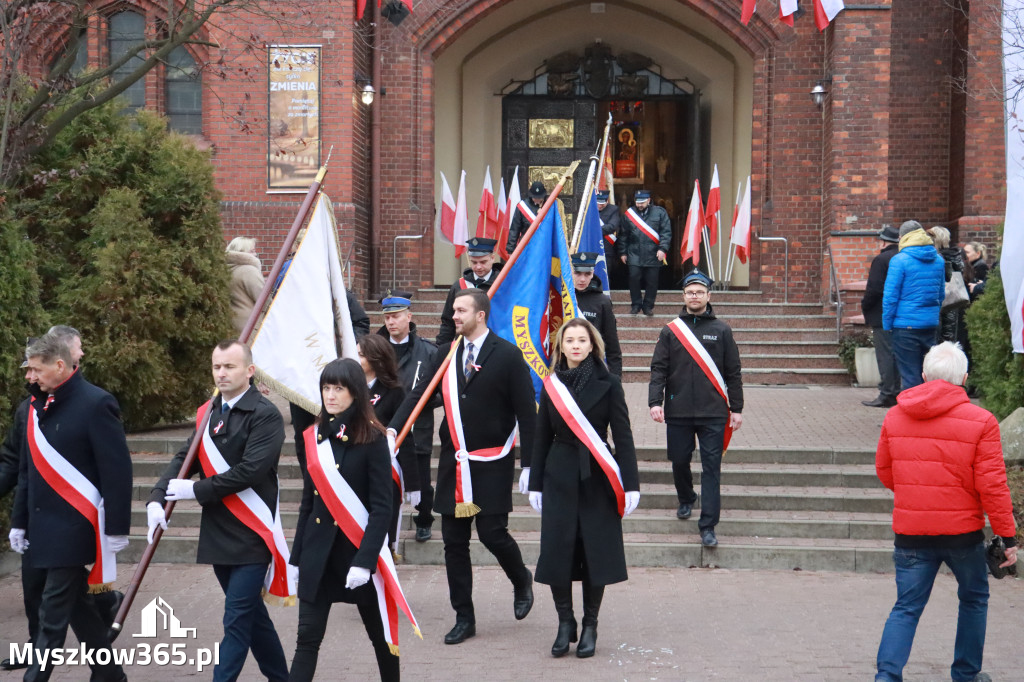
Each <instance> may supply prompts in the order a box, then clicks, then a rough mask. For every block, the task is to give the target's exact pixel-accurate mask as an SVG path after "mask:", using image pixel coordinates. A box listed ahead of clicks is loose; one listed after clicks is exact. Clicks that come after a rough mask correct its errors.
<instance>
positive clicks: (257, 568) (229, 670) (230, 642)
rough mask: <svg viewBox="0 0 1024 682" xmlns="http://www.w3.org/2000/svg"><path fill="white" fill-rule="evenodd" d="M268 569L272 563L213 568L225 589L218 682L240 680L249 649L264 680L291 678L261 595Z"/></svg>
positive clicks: (273, 681) (279, 681) (215, 674)
mask: <svg viewBox="0 0 1024 682" xmlns="http://www.w3.org/2000/svg"><path fill="white" fill-rule="evenodd" d="M268 568H269V565H268V564H241V565H238V566H226V565H214V567H213V572H214V574H215V575H216V576H217V581H218V582H219V583H220V587H221V589H222V590H224V639H222V640H221V643H220V663H218V664H217V666H216V667H214V669H213V680H214V682H234V680H237V679H238V676H239V675H240V674H241V673H242V666H244V665H245V659H246V657H247V656H248V655H249V649H252V655H253V658H255V659H256V663H257V664H258V665H259V667H260V672H261V673H263V676H264V677H266V678H267V679H268V680H271V682H284V680H287V679H288V662H287V661H286V660H285V657H284V649H283V648H282V647H281V640H280V638H278V636H277V630H275V629H274V622H273V621H272V620H270V614H269V613H267V606H266V604H264V603H263V597H262V595H261V592H262V591H263V579H264V578H265V577H266V575H267V569H268Z"/></svg>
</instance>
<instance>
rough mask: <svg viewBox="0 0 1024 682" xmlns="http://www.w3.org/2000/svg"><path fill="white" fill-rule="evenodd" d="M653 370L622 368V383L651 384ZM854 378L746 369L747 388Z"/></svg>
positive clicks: (816, 371)
mask: <svg viewBox="0 0 1024 682" xmlns="http://www.w3.org/2000/svg"><path fill="white" fill-rule="evenodd" d="M650 380H651V369H650V366H647V367H627V366H625V365H624V366H623V368H622V381H623V382H624V383H628V384H641V383H649V382H650ZM852 382H853V377H852V376H850V373H849V372H847V371H846V369H845V368H838V369H836V368H828V367H825V368H803V367H794V368H791V369H775V368H772V367H744V368H743V384H744V385H745V386H775V385H783V386H785V385H791V384H808V385H814V386H849V385H850V384H851V383H852Z"/></svg>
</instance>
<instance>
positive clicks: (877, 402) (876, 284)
mask: <svg viewBox="0 0 1024 682" xmlns="http://www.w3.org/2000/svg"><path fill="white" fill-rule="evenodd" d="M878 238H879V239H881V240H882V241H883V242H885V246H884V247H883V248H882V250H881V251H879V252H878V255H877V256H875V257H874V258H873V259H872V261H871V269H870V270H869V271H868V281H867V285H866V286H865V287H864V298H862V299H861V301H860V309H861V312H863V313H864V324H866V325H868V326H869V327H871V337H872V339H873V340H874V343H875V359H876V360H877V361H878V374H879V375H880V376H881V378H882V380H881V382H879V384H878V397H877V398H875V399H874V400H862V401H861V404H862V405H867V406H868V407H892V406H893V405H895V404H896V396H897V395H898V394H899V392H900V371H899V369H898V368H897V367H896V356H895V355H894V354H893V352H892V332H888V331H886V330H885V329H883V328H882V293H883V292H884V291H885V276H886V275H887V274H888V273H889V261H891V260H892V257H893V256H895V255H896V254H897V253H899V252H900V246H899V243H900V232H899V230H898V229H896V228H895V227H894V226H892V225H886V226H885V227H883V228H882V230H881V232H879V233H878Z"/></svg>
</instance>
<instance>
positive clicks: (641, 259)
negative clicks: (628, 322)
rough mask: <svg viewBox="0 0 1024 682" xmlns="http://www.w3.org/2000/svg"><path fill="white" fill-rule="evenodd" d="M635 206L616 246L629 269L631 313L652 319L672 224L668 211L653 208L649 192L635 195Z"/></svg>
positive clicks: (625, 220)
mask: <svg viewBox="0 0 1024 682" xmlns="http://www.w3.org/2000/svg"><path fill="white" fill-rule="evenodd" d="M634 204H635V205H634V207H633V208H630V209H629V210H628V211H626V217H625V219H624V220H623V221H622V228H621V230H620V231H619V239H618V241H617V242H616V244H617V247H618V252H619V256H620V257H621V259H622V262H623V263H625V264H626V265H628V266H629V297H630V302H631V304H632V305H631V307H630V309H629V313H630V314H631V315H637V314H639V313H640V311H641V310H642V311H643V313H644V315H646V316H647V317H653V316H654V300H655V299H656V298H657V297H658V268H660V267H661V266H662V265H665V264H666V261H665V256H666V254H668V249H669V245H670V244H671V243H672V222H671V221H670V220H669V217H668V213H666V212H665V209H663V208H662V207H661V206H652V205H651V193H650V192H649V191H648V190H646V189H638V190H637V191H636V195H635V198H634ZM641 291H643V292H644V293H643V295H642V298H641Z"/></svg>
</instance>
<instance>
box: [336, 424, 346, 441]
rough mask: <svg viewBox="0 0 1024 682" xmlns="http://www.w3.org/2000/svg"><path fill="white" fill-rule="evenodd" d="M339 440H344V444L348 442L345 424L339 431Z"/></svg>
mask: <svg viewBox="0 0 1024 682" xmlns="http://www.w3.org/2000/svg"><path fill="white" fill-rule="evenodd" d="M338 438H340V439H341V440H342V442H345V441H347V440H348V436H346V435H345V425H344V424H342V425H341V428H340V429H338Z"/></svg>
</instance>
